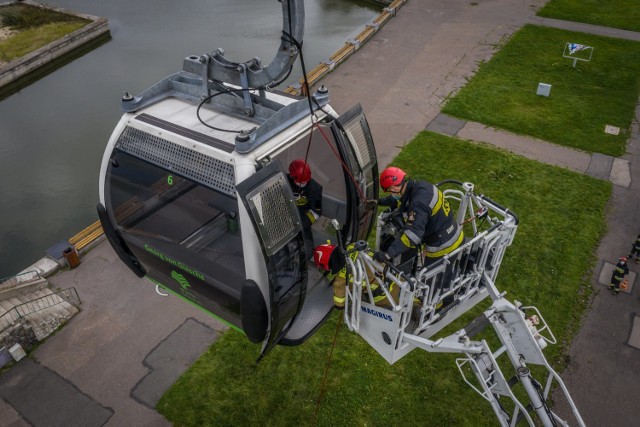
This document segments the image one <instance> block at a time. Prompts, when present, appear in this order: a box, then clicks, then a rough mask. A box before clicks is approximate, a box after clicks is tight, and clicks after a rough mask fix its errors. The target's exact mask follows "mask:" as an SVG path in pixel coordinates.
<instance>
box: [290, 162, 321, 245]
mask: <svg viewBox="0 0 640 427" xmlns="http://www.w3.org/2000/svg"><path fill="white" fill-rule="evenodd" d="M288 178H289V185H290V186H291V189H292V190H293V196H294V199H295V201H296V205H297V206H298V211H299V212H300V218H301V220H302V230H303V235H304V240H305V250H306V252H307V255H309V256H311V252H312V251H313V235H312V234H311V226H312V225H313V224H314V223H315V222H316V221H317V220H318V218H320V215H322V186H321V185H320V184H318V183H317V182H316V180H314V179H313V178H312V177H311V168H309V165H308V164H307V162H305V161H304V160H302V159H296V160H294V161H292V162H291V164H290V165H289V176H288Z"/></svg>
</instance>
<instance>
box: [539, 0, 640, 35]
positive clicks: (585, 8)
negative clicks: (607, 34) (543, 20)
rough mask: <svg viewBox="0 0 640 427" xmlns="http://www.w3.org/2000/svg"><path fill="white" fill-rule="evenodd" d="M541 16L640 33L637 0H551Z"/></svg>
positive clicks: (542, 10)
mask: <svg viewBox="0 0 640 427" xmlns="http://www.w3.org/2000/svg"><path fill="white" fill-rule="evenodd" d="M538 15H539V16H544V17H547V18H555V19H564V20H567V21H574V22H584V23H587V24H593V25H602V26H605V27H613V28H621V29H623V30H630V31H640V7H638V1H637V0H606V1H603V0H551V1H550V2H548V3H547V4H546V5H545V6H544V7H543V8H542V9H540V11H538Z"/></svg>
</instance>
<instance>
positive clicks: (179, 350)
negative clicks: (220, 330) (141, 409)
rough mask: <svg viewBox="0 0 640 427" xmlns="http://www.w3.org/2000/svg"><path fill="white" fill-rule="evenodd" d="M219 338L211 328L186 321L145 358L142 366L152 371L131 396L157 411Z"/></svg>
mask: <svg viewBox="0 0 640 427" xmlns="http://www.w3.org/2000/svg"><path fill="white" fill-rule="evenodd" d="M217 337H218V334H217V332H216V331H215V330H213V329H211V328H210V327H209V326H207V325H204V324H202V323H200V322H198V321H196V320H194V319H187V320H186V321H185V322H184V323H183V324H182V325H180V327H179V328H178V329H176V330H175V331H173V332H172V333H171V335H169V336H168V337H167V338H166V339H165V340H163V341H162V342H161V343H160V344H159V345H158V346H157V347H156V348H154V349H153V351H151V353H149V354H148V355H147V357H145V359H144V362H143V364H144V366H146V367H148V368H149V374H148V375H146V376H145V377H144V378H143V379H142V380H141V381H140V382H139V383H138V384H136V386H135V387H134V389H133V390H132V391H131V396H132V397H133V398H134V399H135V400H137V401H138V402H141V403H143V404H145V405H147V406H149V407H150V408H155V406H156V403H158V401H159V400H160V398H161V397H162V395H163V394H164V393H165V392H166V391H167V390H169V388H170V387H171V386H172V385H173V383H175V382H176V381H177V380H178V378H180V375H182V374H183V373H184V372H185V371H186V370H187V369H188V368H189V366H191V365H192V364H193V363H194V362H195V361H196V360H198V358H199V357H200V355H201V354H202V353H204V352H205V350H206V349H207V348H209V346H210V345H211V344H213V343H214V342H215V340H216V338H217Z"/></svg>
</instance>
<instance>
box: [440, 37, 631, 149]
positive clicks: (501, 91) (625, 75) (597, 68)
mask: <svg viewBox="0 0 640 427" xmlns="http://www.w3.org/2000/svg"><path fill="white" fill-rule="evenodd" d="M567 42H571V43H579V44H583V45H588V46H593V47H594V53H593V57H592V59H591V61H590V62H588V63H587V62H581V61H578V64H577V65H576V67H575V68H574V67H573V66H572V64H573V60H572V59H567V58H563V57H562V53H563V50H564V47H565V43H567ZM540 82H542V83H548V84H551V85H552V88H551V94H550V96H549V97H548V98H547V97H544V96H539V95H536V89H537V87H538V83H540ZM639 93H640V43H636V42H631V41H626V40H620V39H612V38H607V37H600V36H595V35H589V34H583V33H575V32H570V31H564V30H558V29H553V28H547V27H539V26H534V25H527V26H525V27H523V28H522V29H521V30H520V31H518V32H517V33H515V34H514V36H513V37H512V38H511V39H510V40H509V41H508V42H507V44H506V45H505V46H504V47H503V48H502V49H501V50H500V52H498V53H497V54H496V55H495V56H494V57H493V58H492V59H491V60H490V61H489V62H487V63H485V64H482V65H481V66H480V67H479V69H478V72H477V73H476V75H475V76H474V77H473V78H472V79H471V80H470V81H469V83H468V84H467V85H466V86H465V87H464V88H462V89H461V90H460V92H459V93H458V94H456V95H455V96H454V97H453V98H451V99H450V100H449V101H448V102H447V104H446V105H445V107H444V108H443V112H445V113H447V114H450V115H452V116H456V117H460V118H463V119H467V120H473V121H476V122H480V123H483V124H485V125H488V126H494V127H497V128H502V129H506V130H509V131H511V132H514V133H518V134H524V135H530V136H533V137H536V138H540V139H543V140H546V141H549V142H553V143H556V144H560V145H565V146H568V147H573V148H577V149H581V150H585V151H588V152H599V153H603V154H608V155H612V156H620V155H622V154H623V153H624V152H625V145H626V140H627V139H628V137H629V134H630V126H631V121H632V119H633V116H634V111H635V107H636V102H637V100H638V94H639ZM606 125H613V126H617V127H619V128H620V129H621V132H620V135H617V136H614V135H609V134H606V133H604V129H605V126H606Z"/></svg>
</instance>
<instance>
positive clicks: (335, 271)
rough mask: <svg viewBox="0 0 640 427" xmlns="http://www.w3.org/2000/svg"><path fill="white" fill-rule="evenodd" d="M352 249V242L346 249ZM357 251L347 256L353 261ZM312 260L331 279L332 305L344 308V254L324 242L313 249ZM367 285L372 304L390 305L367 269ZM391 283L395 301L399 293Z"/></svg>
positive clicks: (345, 286) (345, 283) (345, 268)
mask: <svg viewBox="0 0 640 427" xmlns="http://www.w3.org/2000/svg"><path fill="white" fill-rule="evenodd" d="M351 249H353V244H351V245H349V246H348V247H347V250H351ZM359 254H360V252H359V251H353V252H351V253H350V254H349V257H351V259H352V260H353V261H354V262H355V260H356V259H358V255H359ZM313 262H314V264H315V265H316V267H318V268H319V269H321V270H324V271H327V272H328V277H329V279H330V280H332V285H333V306H334V307H335V308H337V309H338V310H342V309H344V303H345V298H346V292H347V265H346V262H345V259H344V256H343V255H342V254H341V253H340V251H339V250H336V246H335V245H332V244H331V243H325V244H322V245H319V246H317V247H316V248H315V250H314V251H313ZM367 274H368V279H369V286H370V288H371V294H372V296H373V304H374V305H377V306H380V307H386V308H388V307H390V306H391V305H390V304H389V300H388V299H387V297H386V295H385V293H384V291H383V290H382V289H381V288H380V286H379V284H378V282H377V281H376V280H375V275H374V274H373V273H372V272H371V271H369V270H368V269H367ZM349 283H353V276H351V275H349ZM395 288H397V287H396V286H393V285H391V287H390V289H389V291H390V292H391V295H392V296H393V298H394V299H395V300H396V301H397V300H398V295H399V288H398V289H395ZM365 289H366V285H364V284H363V292H365V294H366V291H365Z"/></svg>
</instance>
